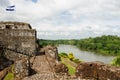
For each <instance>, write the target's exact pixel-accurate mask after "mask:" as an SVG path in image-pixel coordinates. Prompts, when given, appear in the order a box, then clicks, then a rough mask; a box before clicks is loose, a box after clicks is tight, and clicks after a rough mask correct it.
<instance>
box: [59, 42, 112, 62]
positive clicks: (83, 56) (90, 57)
mask: <svg viewBox="0 0 120 80" xmlns="http://www.w3.org/2000/svg"><path fill="white" fill-rule="evenodd" d="M57 48H58V53H61V52H65V53H71V52H72V53H73V55H74V56H75V58H78V59H80V60H83V61H86V62H92V61H101V62H104V63H105V64H110V62H111V61H112V60H113V59H114V57H113V56H104V55H100V54H95V53H93V52H87V51H81V50H80V49H79V48H77V47H76V46H73V45H64V44H61V45H59V46H58V47H57Z"/></svg>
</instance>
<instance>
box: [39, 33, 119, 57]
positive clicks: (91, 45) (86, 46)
mask: <svg viewBox="0 0 120 80" xmlns="http://www.w3.org/2000/svg"><path fill="white" fill-rule="evenodd" d="M48 44H50V45H59V44H70V45H75V46H77V47H78V48H79V49H81V50H87V51H93V52H95V53H98V54H103V55H112V56H118V55H120V37H118V36H111V35H108V36H105V35H104V36H101V37H96V38H91V37H90V38H87V39H81V40H75V39H72V40H43V39H41V40H39V45H42V46H45V45H48Z"/></svg>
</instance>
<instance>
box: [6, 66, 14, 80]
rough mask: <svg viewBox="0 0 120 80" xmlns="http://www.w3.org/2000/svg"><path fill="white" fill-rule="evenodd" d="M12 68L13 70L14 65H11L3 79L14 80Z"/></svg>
mask: <svg viewBox="0 0 120 80" xmlns="http://www.w3.org/2000/svg"><path fill="white" fill-rule="evenodd" d="M13 70H14V65H12V66H11V71H10V72H8V73H7V75H6V76H5V78H4V80H14V74H13Z"/></svg>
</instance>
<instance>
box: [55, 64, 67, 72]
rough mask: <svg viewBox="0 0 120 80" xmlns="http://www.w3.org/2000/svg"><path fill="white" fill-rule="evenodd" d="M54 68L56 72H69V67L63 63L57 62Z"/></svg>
mask: <svg viewBox="0 0 120 80" xmlns="http://www.w3.org/2000/svg"><path fill="white" fill-rule="evenodd" d="M54 69H55V72H56V73H67V72H68V69H67V67H66V66H65V65H64V64H62V63H58V64H56V65H55V67H54Z"/></svg>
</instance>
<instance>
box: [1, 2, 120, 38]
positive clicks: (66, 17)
mask: <svg viewBox="0 0 120 80" xmlns="http://www.w3.org/2000/svg"><path fill="white" fill-rule="evenodd" d="M3 4H4V5H3ZM8 5H15V6H16V11H15V12H6V11H5V8H6V7H7V6H8ZM0 10H1V11H0V16H1V18H0V20H1V21H8V20H11V21H20V22H23V21H24V22H28V23H30V24H31V25H32V27H33V28H35V29H36V30H37V31H38V38H48V39H58V38H77V39H78V38H84V37H92V36H93V37H94V36H100V35H109V34H110V35H119V36H120V33H119V29H120V23H119V20H120V1H119V0H69V1H68V0H37V2H34V1H33V0H1V1H0ZM56 32H57V33H56ZM62 32H63V34H62ZM46 33H48V34H46ZM64 33H65V34H64ZM50 34H51V35H50ZM66 34H67V35H66ZM68 34H69V35H68Z"/></svg>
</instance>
